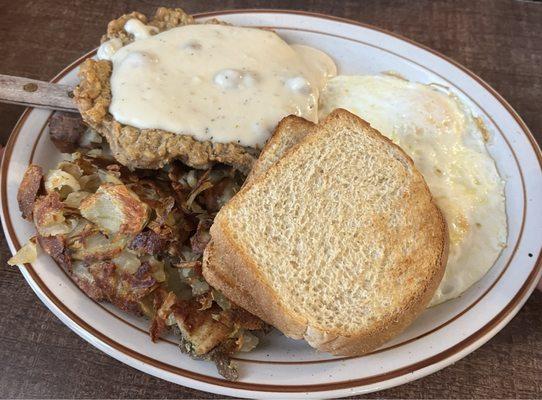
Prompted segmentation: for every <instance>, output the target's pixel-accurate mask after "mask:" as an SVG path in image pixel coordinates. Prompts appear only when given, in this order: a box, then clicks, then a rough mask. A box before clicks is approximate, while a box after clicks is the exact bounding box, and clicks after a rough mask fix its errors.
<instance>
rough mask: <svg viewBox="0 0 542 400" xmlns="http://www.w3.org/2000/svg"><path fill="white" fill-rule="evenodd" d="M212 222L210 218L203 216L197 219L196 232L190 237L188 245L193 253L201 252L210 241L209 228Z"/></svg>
mask: <svg viewBox="0 0 542 400" xmlns="http://www.w3.org/2000/svg"><path fill="white" fill-rule="evenodd" d="M212 224H213V220H212V219H211V218H205V219H202V220H200V221H199V223H198V227H197V228H196V233H195V234H194V236H192V237H191V238H190V245H191V247H192V251H193V252H194V253H196V254H203V251H204V250H205V248H206V247H207V245H208V244H209V242H210V241H211V234H210V233H209V229H211V225H212Z"/></svg>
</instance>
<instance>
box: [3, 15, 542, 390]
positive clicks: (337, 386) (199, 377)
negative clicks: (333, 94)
mask: <svg viewBox="0 0 542 400" xmlns="http://www.w3.org/2000/svg"><path fill="white" fill-rule="evenodd" d="M247 12H268V13H297V14H302V15H309V16H313V17H318V18H321V19H328V20H337V21H340V22H344V23H349V24H353V25H358V26H362V27H365V28H369V29H373V30H376V31H380V32H384V33H386V34H388V35H390V36H393V37H396V38H399V39H401V40H403V41H406V42H408V43H411V44H413V45H415V46H417V47H420V48H422V49H425V50H427V51H429V52H431V53H433V54H435V55H437V56H439V57H441V58H443V59H445V60H447V61H448V62H450V63H451V64H453V65H455V66H456V67H458V68H459V69H461V70H463V71H464V72H466V73H467V74H468V75H470V76H471V77H472V78H473V79H475V80H476V81H477V82H479V83H480V84H481V85H482V86H484V87H485V88H486V89H487V90H488V91H489V92H490V93H492V94H493V95H494V97H495V98H496V99H497V100H498V101H499V102H500V103H501V104H503V106H504V107H505V108H506V109H507V110H508V111H509V113H510V114H511V115H512V117H513V118H514V119H515V120H516V121H517V122H518V124H519V125H520V126H521V128H522V129H523V130H524V132H525V134H526V136H527V138H528V139H529V141H530V143H531V145H532V147H533V150H534V151H535V154H536V155H537V157H538V161H539V163H541V164H542V162H541V160H542V155H541V153H540V149H539V147H538V145H537V143H536V141H535V140H534V138H533V137H532V134H531V133H530V132H529V129H528V128H527V126H526V125H525V123H524V122H523V121H522V120H521V118H520V117H519V116H518V115H517V113H515V111H514V110H513V109H512V108H511V107H510V105H509V104H508V103H507V102H506V101H505V100H504V99H503V98H502V97H501V96H500V95H499V94H498V93H496V92H495V91H494V90H493V89H492V88H491V87H490V86H489V85H487V83H485V82H484V81H482V80H481V79H480V78H478V77H477V76H476V75H474V74H473V73H472V72H471V71H469V70H467V69H466V68H465V67H463V66H461V65H459V64H457V63H456V62H455V61H453V60H450V59H448V58H447V57H446V56H443V55H441V54H439V53H437V52H435V51H433V50H431V49H428V48H427V47H425V46H423V45H419V44H417V43H415V42H412V41H411V40H409V39H406V38H403V37H401V36H399V35H396V34H394V33H390V32H387V31H385V30H382V29H380V28H375V27H371V26H369V25H366V24H362V23H358V22H356V21H350V20H346V19H342V18H337V17H330V16H325V15H320V14H316V13H308V12H295V11H286V10H235V11H234V10H232V11H227V12H210V13H203V14H199V15H197V16H198V17H208V16H215V15H219V14H220V15H224V14H232V13H247ZM83 58H85V57H82V59H83ZM80 61H81V59H80V60H77V61H76V62H75V63H74V64H77V63H78V62H80ZM68 68H69V67H68ZM66 73H67V70H64V71H62V73H61V74H59V75H58V76H57V77H55V79H59V78H61V77H62V76H64V75H65V74H66ZM28 114H29V110H26V111H25V113H24V114H23V115H22V116H21V119H20V120H19V121H18V122H17V124H16V126H15V128H14V133H15V132H16V131H18V130H20V127H21V126H22V124H23V122H24V121H25V120H26V118H27V117H28ZM12 139H13V138H12V137H10V140H9V141H8V146H7V148H6V157H5V158H4V160H3V163H2V187H1V188H0V190H1V191H2V194H1V195H2V196H1V197H2V201H3V203H4V205H7V203H6V199H7V197H6V196H7V194H6V191H5V184H6V179H5V178H6V174H7V168H6V167H7V165H8V160H9V158H10V157H11V152H12V150H13V145H14V140H12ZM8 150H9V154H8ZM4 208H5V207H4ZM4 213H5V210H4ZM4 216H5V214H4ZM7 222H8V221H7V220H6V225H8V224H7ZM7 227H8V231H10V232H9V233H10V237H11V238H12V240H13V236H14V235H13V233H14V232H13V230H12V229H10V228H12V227H10V226H7ZM15 239H16V238H15ZM541 256H542V252H541V254H539V256H538V258H537V262H536V264H535V266H534V268H533V270H532V271H531V273H530V275H529V277H528V278H527V280H526V281H525V283H524V284H523V286H522V288H521V289H520V290H519V291H518V293H517V294H516V295H515V296H514V298H513V299H512V300H511V301H510V303H509V304H508V305H507V306H506V307H505V308H504V309H503V310H502V311H501V312H500V313H499V314H498V315H497V316H495V317H494V318H493V319H492V320H491V321H490V322H488V323H487V324H486V325H485V326H484V327H482V328H481V329H480V330H478V331H477V332H475V333H474V334H472V335H471V336H470V337H468V338H466V339H465V340H463V341H462V342H460V343H458V344H456V345H455V346H453V347H451V348H449V349H447V350H445V351H444V352H442V353H439V354H436V355H434V356H432V357H430V358H428V359H426V360H422V361H420V362H418V363H416V364H414V365H411V366H407V367H404V368H401V369H399V370H395V371H389V372H387V373H385V374H381V375H377V376H373V377H368V378H363V379H359V380H352V381H345V382H335V383H331V384H319V385H305V386H277V385H261V384H251V383H242V382H235V383H232V382H227V381H223V380H221V379H216V378H213V377H208V376H202V375H200V374H197V373H194V372H191V371H186V370H182V369H180V368H177V367H174V366H171V365H167V364H164V363H161V362H158V363H156V362H154V361H156V360H153V359H149V358H148V357H146V356H143V355H140V354H138V353H136V352H133V351H132V350H130V349H127V348H125V347H124V346H122V345H120V344H119V343H116V342H114V341H112V340H110V339H109V338H107V337H104V335H102V334H101V333H100V332H97V331H96V330H95V329H94V328H92V327H90V326H88V325H87V324H86V323H85V322H84V321H82V320H80V319H79V318H78V317H77V316H76V315H73V313H72V312H71V311H70V310H67V311H68V314H67V315H66V316H68V317H69V318H70V319H72V316H73V317H75V320H73V319H72V322H74V323H76V324H77V325H79V326H80V327H82V328H83V329H85V325H86V328H88V329H85V330H87V331H88V332H90V333H91V334H93V335H95V336H96V337H97V338H99V339H101V340H102V341H103V342H104V343H105V344H107V345H109V346H112V347H114V348H116V349H117V350H119V351H121V352H123V353H125V354H128V355H130V356H132V357H134V358H136V359H139V360H140V361H144V362H145V361H147V362H148V363H149V364H150V365H153V366H155V367H158V368H163V369H165V370H166V371H169V372H174V373H178V374H180V375H182V376H185V377H188V378H192V379H197V380H201V381H203V382H207V383H212V384H216V385H219V386H225V387H232V388H239V389H246V390H262V391H276V392H294V391H295V392H299V391H307V390H315V391H321V390H333V389H341V388H351V387H355V386H360V385H364V384H370V383H375V382H380V381H383V380H387V379H391V378H395V377H398V376H401V375H404V374H406V373H411V372H414V371H416V370H418V369H421V368H424V367H426V366H429V365H431V364H433V363H435V362H439V361H442V360H444V359H446V358H448V357H450V356H452V355H454V354H455V353H457V352H458V351H460V350H462V349H464V348H465V347H467V346H469V345H470V344H473V343H474V342H476V341H477V340H479V339H480V338H482V337H483V336H484V335H485V334H486V333H487V332H488V331H490V330H491V329H492V328H494V327H495V326H496V325H497V324H498V323H499V322H501V321H502V320H503V319H504V318H505V317H506V316H507V315H508V314H510V312H511V311H512V310H513V308H515V306H516V305H518V304H519V303H520V302H521V300H523V296H524V295H525V293H526V292H527V291H529V289H530V286H531V285H532V284H533V283H534V278H535V277H536V275H537V274H538V271H539V270H540V267H541V265H540V261H541ZM26 267H27V268H28V271H29V273H30V274H31V276H33V278H38V281H37V283H38V285H39V284H40V283H43V282H40V281H39V277H37V276H36V275H35V272H34V271H33V270H32V268H31V266H26ZM40 289H42V291H43V292H44V293H45V294H46V295H48V297H49V295H52V298H51V297H49V300H51V301H52V302H53V303H54V304H55V305H56V306H57V307H58V308H59V309H60V310H62V311H63V308H64V307H62V306H63V305H62V304H61V305H60V306H59V305H58V304H57V303H56V302H55V300H58V299H56V297H54V295H53V294H52V293H51V292H50V291H49V289H48V288H46V287H41V286H40ZM70 314H71V315H70ZM76 320H79V322H81V323H82V325H81V324H79V323H78V322H77V321H76ZM123 350H124V351H123ZM138 356H139V357H138Z"/></svg>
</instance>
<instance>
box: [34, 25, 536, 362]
mask: <svg viewBox="0 0 542 400" xmlns="http://www.w3.org/2000/svg"><path fill="white" fill-rule="evenodd" d="M264 28H270V29H283V30H294V31H303V32H311V33H317V34H321V35H327V36H333V37H338V38H341V39H344V40H349V41H353V42H356V43H361V44H364V45H367V46H370V47H374V48H378V49H380V50H382V51H385V52H388V53H390V54H393V55H395V56H397V57H400V58H403V59H406V58H405V57H403V56H401V55H399V54H396V53H394V52H392V51H389V50H387V49H384V48H382V47H379V46H376V45H372V44H370V43H367V42H364V41H361V40H355V39H351V38H348V37H343V36H339V35H334V34H328V33H324V32H320V31H315V30H308V29H299V28H289V27H277V26H266V27H264ZM95 52H96V50H93V51H91V52H89V53H87V54H86V57H87V58H88V57H91V56H93V55H94V54H95ZM84 57H85V56H84ZM80 60H81V59H80ZM406 60H407V61H409V62H412V63H414V64H417V65H419V66H420V67H422V68H424V69H426V70H429V69H428V68H426V67H424V66H423V65H420V64H418V63H416V62H415V61H412V60H409V59H406ZM78 65H79V63H77V62H75V63H72V64H70V66H68V67H67V68H66V71H65V73H68V72H70V71H71V70H73V69H74V68H76V67H77V66H78ZM429 71H430V70H429ZM430 72H432V73H434V74H435V75H437V76H439V77H440V78H441V79H443V80H445V81H446V82H448V83H449V84H450V85H451V86H453V84H452V82H450V81H449V80H448V79H446V78H445V77H443V76H442V75H440V74H438V73H436V72H434V71H430ZM460 92H461V93H463V95H465V96H466V97H468V98H469V100H471V101H472V102H473V103H474V104H476V106H478V108H480V109H481V110H482V111H483V112H484V113H485V114H486V116H487V117H488V118H489V119H490V120H491V122H492V123H493V124H494V125H495V127H496V128H497V130H498V131H499V133H500V135H501V136H502V137H503V139H504V140H505V142H506V144H507V146H508V147H509V149H510V152H511V153H512V155H513V157H514V160H515V162H516V165H517V167H518V170H519V172H520V175H521V183H522V190H523V216H522V222H521V228H520V234H519V236H518V239H517V241H516V243H515V246H514V249H513V251H512V253H511V254H510V256H509V258H508V260H507V261H506V264H505V267H504V268H503V270H502V271H501V273H500V274H499V275H498V276H497V278H496V279H495V281H494V282H493V283H492V284H491V285H490V286H489V287H488V288H487V289H486V291H484V293H482V294H481V295H480V296H479V297H478V298H477V299H476V300H474V301H473V302H472V303H471V304H470V305H468V306H467V307H466V308H464V309H463V310H462V311H460V312H459V313H457V314H456V315H455V316H453V317H452V318H450V319H448V320H447V321H445V322H443V323H442V324H440V325H438V326H437V327H435V328H432V329H430V330H429V331H426V332H424V333H422V334H420V335H418V336H415V337H413V338H410V339H407V340H405V341H403V342H400V343H397V344H395V345H392V346H388V347H383V348H380V349H377V350H375V351H372V352H370V353H367V354H364V355H362V356H350V357H334V358H330V359H318V360H306V361H271V360H254V359H250V358H240V357H232V359H234V360H236V361H240V362H244V363H252V364H277V365H303V364H319V363H332V362H340V361H345V360H351V359H356V358H363V357H367V356H370V355H372V354H377V353H382V352H385V351H388V350H392V349H396V348H398V347H401V346H404V345H406V344H409V343H412V342H414V341H416V340H419V339H421V338H423V337H425V336H428V335H430V334H432V333H434V332H436V331H438V330H440V329H442V328H443V327H445V326H447V325H449V324H450V323H452V322H453V321H455V320H456V319H458V318H460V317H461V316H462V315H464V314H465V313H467V312H468V311H469V310H471V309H472V308H473V307H474V306H475V305H476V304H478V303H479V302H480V301H481V300H482V299H483V298H484V297H485V296H486V295H487V294H488V293H489V292H490V291H491V290H492V289H493V287H494V286H495V285H496V284H497V283H498V282H499V281H500V279H501V278H502V276H503V275H504V274H505V272H506V270H507V269H508V267H509V265H510V263H511V261H512V259H513V257H514V255H515V253H516V251H517V248H518V246H519V243H520V241H521V237H522V233H523V227H524V225H525V209H526V192H525V184H524V177H523V171H522V169H521V167H520V165H519V162H518V159H517V156H516V154H515V152H514V151H513V149H512V146H511V145H510V143H509V141H508V139H507V138H506V136H505V135H504V133H503V132H502V130H501V129H500V127H499V126H498V125H497V124H496V123H495V121H494V120H493V119H492V118H491V116H490V115H488V113H487V112H486V111H485V110H484V109H483V108H482V107H481V106H480V105H479V104H478V103H477V102H476V101H474V99H472V98H471V97H470V96H469V95H468V94H467V93H465V92H463V91H461V90H460ZM48 121H49V118H48V119H47V120H46V122H45V123H44V124H43V126H42V128H41V130H40V133H39V134H38V136H37V138H36V141H35V142H34V145H33V147H32V152H31V155H30V163H32V162H33V158H34V154H35V150H36V147H37V145H38V143H39V140H40V138H41V136H42V135H43V132H44V130H45V128H46V126H47V123H48ZM61 270H62V272H63V273H64V274H65V275H66V276H67V277H68V278H69V275H68V274H66V273H65V271H64V270H63V269H62V268H61ZM69 279H71V278H69ZM77 288H78V289H79V287H77ZM79 290H80V291H81V293H83V294H84V295H85V296H86V294H85V293H84V292H83V291H82V290H81V289H79ZM93 301H94V300H93ZM94 303H95V304H96V305H97V306H98V307H100V308H101V309H102V310H104V311H105V312H106V313H108V314H110V315H111V316H113V317H114V318H116V319H117V320H119V321H122V322H123V323H125V324H126V325H128V326H130V327H131V328H133V329H136V330H137V331H139V332H142V333H145V334H148V331H146V330H144V329H142V328H140V327H138V326H137V325H134V324H133V323H131V322H129V321H127V320H126V319H124V318H123V317H122V316H120V315H117V314H115V313H114V312H112V311H110V310H109V309H107V308H106V307H104V305H103V304H100V303H99V302H96V301H94ZM159 340H160V341H163V342H166V343H169V344H171V345H174V346H176V345H177V343H176V342H174V341H171V340H169V339H165V338H160V339H159Z"/></svg>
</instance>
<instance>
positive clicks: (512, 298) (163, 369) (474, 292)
mask: <svg viewBox="0 0 542 400" xmlns="http://www.w3.org/2000/svg"><path fill="white" fill-rule="evenodd" d="M197 18H198V19H201V20H203V19H207V18H219V19H221V20H224V21H227V22H229V23H232V24H235V25H243V26H256V27H266V28H271V29H274V30H275V31H276V32H277V33H278V34H279V35H280V36H281V37H283V38H284V39H285V40H286V41H288V42H290V43H301V44H307V45H310V46H313V47H316V48H319V49H321V50H323V51H325V52H327V53H328V54H330V55H331V56H332V58H333V59H334V60H335V61H336V63H337V64H338V68H339V71H340V73H341V74H377V73H381V72H384V71H394V72H397V73H399V74H401V75H402V76H403V77H405V78H407V79H409V80H412V81H417V82H421V83H435V84H439V85H443V86H446V87H448V88H449V89H450V90H451V91H452V92H453V93H454V94H455V95H457V96H458V97H459V98H460V99H461V100H462V101H464V102H465V103H466V104H467V105H468V106H469V107H470V108H471V110H472V112H473V114H474V115H477V116H479V117H480V118H482V120H483V121H484V123H485V124H486V126H487V127H488V130H489V132H490V134H491V139H490V141H489V142H488V144H487V148H488V151H489V153H490V154H491V156H492V157H493V158H494V160H495V162H496V165H497V168H498V170H499V173H500V174H501V176H502V177H503V178H504V179H505V181H506V187H505V196H506V213H507V222H508V242H507V245H506V248H505V249H504V250H503V252H502V253H501V255H500V257H499V258H498V260H497V261H496V262H495V264H494V265H493V267H492V268H491V270H490V271H489V272H488V273H487V274H486V275H485V276H484V277H483V278H482V279H481V280H480V281H479V282H477V283H476V284H475V285H474V286H472V287H471V288H470V289H468V290H467V291H466V292H465V293H464V294H463V295H461V296H460V297H459V298H457V299H454V300H451V301H448V302H446V303H443V304H440V305H438V306H435V307H432V308H429V309H427V310H426V311H425V312H424V313H423V314H422V315H421V317H420V318H418V319H417V320H416V321H415V323H414V324H413V325H412V326H410V327H409V328H408V329H407V330H406V331H405V332H403V334H401V335H400V336H399V337H397V338H395V339H394V340H392V341H391V342H389V343H386V344H385V345H384V346H383V347H382V348H380V349H378V350H376V351H373V352H372V353H370V354H367V355H364V356H361V357H333V356H330V355H327V354H322V353H318V352H316V351H314V350H313V349H311V348H310V347H308V346H307V345H305V344H304V343H302V342H298V341H294V340H290V339H288V338H285V337H284V336H282V335H280V334H279V333H277V332H273V333H271V334H269V335H268V336H267V337H266V338H265V340H264V341H263V343H262V345H261V346H259V347H258V348H257V349H256V350H255V351H253V352H250V353H244V354H243V355H242V356H238V358H237V363H238V365H239V370H240V379H239V380H238V381H236V382H230V381H227V380H225V379H223V378H222V377H220V376H219V375H218V374H217V373H216V369H215V367H214V366H213V365H211V364H210V363H206V362H202V361H196V360H192V359H190V358H189V357H188V356H186V355H183V354H181V353H180V352H179V351H178V349H177V343H176V342H175V340H174V338H173V337H171V338H164V339H163V340H160V341H159V342H158V343H152V342H151V341H150V340H149V338H148V334H147V324H148V323H147V321H145V320H143V319H139V318H136V317H133V316H131V315H128V314H125V313H123V312H121V311H119V310H117V309H115V308H113V307H110V306H108V305H105V304H98V303H96V302H94V301H92V300H91V299H90V298H88V297H86V296H85V295H84V293H83V292H81V290H80V289H79V288H78V287H77V286H76V285H75V284H74V283H73V282H72V281H71V280H70V279H69V277H68V276H67V275H66V274H65V273H64V272H63V271H62V270H61V269H60V267H58V266H57V265H56V264H55V263H54V262H53V261H52V260H51V259H50V258H49V257H48V256H47V255H45V254H40V255H39V257H38V259H37V261H36V262H34V263H33V264H32V265H30V264H26V265H25V266H24V267H21V272H22V273H23V275H24V277H25V279H26V280H27V281H28V283H29V285H30V286H31V287H32V289H33V290H34V291H35V292H36V294H37V295H38V297H39V298H40V299H41V300H42V301H43V302H44V303H45V304H46V305H47V307H49V309H50V310H51V311H52V312H53V313H54V314H55V315H56V316H58V317H59V318H60V319H61V320H62V321H63V322H64V323H65V324H66V325H67V326H68V327H70V328H71V329H72V330H73V331H75V332H76V333H77V334H79V335H80V336H81V337H83V338H84V339H85V340H87V341H89V342H90V343H91V344H93V345H94V346H96V347H98V348H99V349H101V350H103V351H104V352H106V353H107V354H109V355H111V356H112V357H115V358H116V359H118V360H120V361H122V362H124V363H126V364H128V365H130V366H132V367H135V368H137V369H140V370H142V371H144V372H146V373H149V374H152V375H154V376H157V377H159V378H162V379H166V380H168V381H171V382H175V383H178V384H181V385H185V386H189V387H192V388H195V389H199V390H205V391H209V392H214V393H220V394H223V395H231V396H236V397H258V398H261V397H274V398H292V397H314V398H322V397H340V396H347V395H353V394H358V393H367V392H371V391H376V390H381V389H385V388H389V387H392V386H396V385H400V384H403V383H406V382H409V381H412V380H414V379H418V378H420V377H423V376H426V375H428V374H430V373H433V372H435V371H437V370H439V369H441V368H444V367H446V366H447V365H449V364H451V363H453V362H455V361H457V360H459V359H460V358H462V357H464V356H465V355H467V354H469V353H470V352H472V351H474V350H475V349H476V348H478V347H479V346H481V345H482V344H484V343H485V342H486V341H488V340H489V339H490V338H491V337H493V336H494V335H495V334H496V333H497V332H498V331H499V330H500V329H502V327H503V326H504V325H505V324H506V323H507V322H508V321H510V319H511V318H512V317H513V316H514V315H515V314H516V313H517V311H518V310H519V309H520V308H521V306H522V305H523V304H524V302H525V301H526V299H527V298H528V296H529V295H530V293H531V292H532V290H533V289H534V287H535V286H536V282H537V281H538V279H540V276H541V274H542V267H541V263H540V261H541V247H542V240H541V236H540V232H542V215H541V214H540V209H541V208H542V191H541V190H540V188H541V187H542V154H541V151H540V148H539V147H538V145H537V143H536V142H535V140H534V138H533V136H532V134H531V133H530V132H529V129H528V128H527V126H526V125H525V124H524V122H523V121H522V120H521V118H520V117H519V116H518V115H517V113H516V112H515V111H514V110H513V109H512V108H511V107H510V105H509V104H508V103H507V102H506V101H505V100H504V99H503V98H502V97H501V96H500V95H499V94H498V93H496V92H495V91H494V90H493V89H492V88H491V87H490V86H489V85H488V84H487V83H485V82H484V81H482V80H481V79H480V78H479V77H477V76H476V75H474V74H473V73H472V72H470V71H469V70H467V69H466V68H464V67H462V66H461V65H459V64H457V63H456V62H454V61H452V60H450V59H448V58H446V57H445V56H443V55H440V54H438V53H437V52H435V51H433V50H431V49H428V48H426V47H424V46H422V45H419V44H416V43H414V42H412V41H410V40H408V39H406V38H402V37H399V36H397V35H395V34H392V33H389V32H385V31H383V30H381V29H378V28H375V27H371V26H368V25H364V24H361V23H357V22H354V21H348V20H343V19H339V18H335V17H331V16H325V15H318V14H311V13H304V12H294V11H278V10H239V11H227V12H213V13H206V14H200V15H198V16H197ZM93 55H94V51H92V52H89V53H88V54H86V55H85V56H83V57H82V58H80V59H79V60H77V61H75V62H74V63H72V64H71V65H69V66H68V67H66V68H65V69H64V70H63V71H61V72H60V73H59V74H58V75H57V76H56V77H55V78H54V79H53V81H54V82H62V83H70V84H75V83H76V82H77V77H76V74H77V69H78V66H79V64H80V63H81V62H82V61H83V60H84V59H85V58H87V57H92V56H93ZM50 115H51V113H50V111H45V110H36V109H34V110H26V111H25V113H24V114H23V116H22V117H21V119H20V120H19V122H18V123H17V125H16V127H15V128H14V130H13V132H12V134H11V137H10V139H9V142H8V145H7V147H6V151H5V155H4V160H3V162H2V172H1V187H0V195H1V198H2V200H1V203H2V223H3V227H4V232H5V234H6V238H7V240H8V243H9V246H10V248H11V250H12V251H13V252H15V251H17V250H18V249H19V248H20V247H21V245H22V244H24V243H25V242H26V241H27V240H28V238H29V237H31V236H32V235H33V234H34V228H33V226H32V224H30V223H28V222H26V221H24V220H23V219H22V218H21V216H20V213H19V211H18V207H17V200H16V194H17V188H18V185H19V183H20V181H21V178H22V176H23V173H24V170H25V168H26V167H27V166H28V165H29V164H30V163H36V164H39V165H42V166H43V167H44V168H45V169H47V168H52V167H53V166H54V165H55V164H56V163H57V161H59V160H60V153H59V152H58V150H56V148H55V147H54V146H53V145H52V144H51V142H50V141H49V139H48V135H47V129H48V128H47V121H48V119H49V117H50Z"/></svg>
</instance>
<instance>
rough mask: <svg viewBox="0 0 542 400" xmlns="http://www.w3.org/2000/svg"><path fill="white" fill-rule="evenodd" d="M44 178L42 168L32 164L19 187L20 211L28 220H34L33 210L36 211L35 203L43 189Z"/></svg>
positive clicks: (18, 201)
mask: <svg viewBox="0 0 542 400" xmlns="http://www.w3.org/2000/svg"><path fill="white" fill-rule="evenodd" d="M42 178H43V170H42V168H41V167H40V166H38V165H34V164H30V165H29V166H28V168H27V169H26V171H25V173H24V176H23V180H22V181H21V185H20V186H19V190H18V192H17V203H19V210H20V211H21V213H22V215H23V218H24V219H26V220H29V221H31V220H32V210H33V209H34V203H35V202H36V198H37V197H38V194H39V191H40V188H41V181H42Z"/></svg>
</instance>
